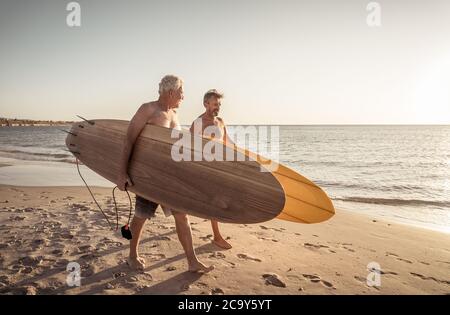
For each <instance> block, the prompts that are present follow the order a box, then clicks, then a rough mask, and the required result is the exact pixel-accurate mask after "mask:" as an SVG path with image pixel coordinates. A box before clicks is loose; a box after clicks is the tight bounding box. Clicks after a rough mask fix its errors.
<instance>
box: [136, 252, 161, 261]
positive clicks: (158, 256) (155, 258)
mask: <svg viewBox="0 0 450 315" xmlns="http://www.w3.org/2000/svg"><path fill="white" fill-rule="evenodd" d="M142 256H145V257H148V258H149V260H150V261H159V260H161V259H164V258H166V255H164V254H152V253H146V254H142Z"/></svg>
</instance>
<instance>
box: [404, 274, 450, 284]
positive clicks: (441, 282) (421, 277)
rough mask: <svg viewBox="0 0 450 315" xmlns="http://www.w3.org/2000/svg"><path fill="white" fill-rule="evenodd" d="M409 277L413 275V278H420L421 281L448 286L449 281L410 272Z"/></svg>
mask: <svg viewBox="0 0 450 315" xmlns="http://www.w3.org/2000/svg"><path fill="white" fill-rule="evenodd" d="M410 274H411V275H413V276H414V277H417V278H420V279H422V280H431V281H434V282H437V283H440V284H446V285H450V280H441V279H437V278H435V277H428V276H424V275H422V274H420V273H415V272H410Z"/></svg>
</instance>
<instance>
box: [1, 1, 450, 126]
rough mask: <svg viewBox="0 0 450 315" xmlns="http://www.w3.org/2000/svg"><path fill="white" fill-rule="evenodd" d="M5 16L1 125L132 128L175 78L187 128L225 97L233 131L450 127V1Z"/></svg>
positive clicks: (11, 8) (32, 8)
mask: <svg viewBox="0 0 450 315" xmlns="http://www.w3.org/2000/svg"><path fill="white" fill-rule="evenodd" d="M69 2H70V1H61V0H29V1H25V0H14V1H13V0H11V1H1V3H0V39H1V49H0V108H1V110H0V116H3V117H11V118H14V117H17V118H29V119H53V120H77V118H76V117H75V115H76V114H78V115H82V116H85V117H87V118H90V119H94V118H116V119H130V118H131V117H132V115H133V114H134V112H135V111H136V109H137V108H138V107H139V105H140V104H142V103H144V102H147V101H150V100H154V99H156V98H157V96H158V92H157V90H158V82H159V81H160V79H161V77H162V76H163V75H165V74H176V75H179V76H181V77H182V78H183V79H184V81H185V87H184V88H185V100H184V102H183V103H182V105H181V108H180V109H179V115H180V120H181V122H182V123H183V124H189V123H190V122H191V121H192V120H193V119H194V118H195V117H197V116H198V115H199V114H201V113H202V111H203V109H204V108H203V105H202V97H203V94H204V93H205V91H206V90H208V89H210V88H217V89H219V90H221V91H223V92H224V93H225V96H226V98H225V99H224V101H223V106H222V110H221V113H220V116H221V117H223V118H224V120H225V122H227V123H228V124H429V123H431V124H435V123H442V124H450V89H449V87H450V1H448V0H430V1H419V0H396V1H393V0H384V1H378V3H379V4H380V6H381V26H380V27H369V26H368V25H367V23H366V18H367V15H368V14H369V11H367V10H366V6H367V4H368V3H369V2H370V1H367V0H347V1H345V0H342V1H336V0H334V1H333V0H328V1H325V0H323V1H320V0H319V1H317V0H315V1H298V0H293V1H275V0H272V1H263V0H255V1H249V0H239V1H237V0H228V1H217V0H205V1H197V0H189V1H175V0H169V1H168V0H163V1H133V0H130V1H106V0H89V1H88V0H84V1H81V0H80V1H77V2H78V3H79V4H80V5H81V27H74V28H70V27H68V26H67V24H66V16H67V14H69V12H68V11H66V5H67V4H68V3H69Z"/></svg>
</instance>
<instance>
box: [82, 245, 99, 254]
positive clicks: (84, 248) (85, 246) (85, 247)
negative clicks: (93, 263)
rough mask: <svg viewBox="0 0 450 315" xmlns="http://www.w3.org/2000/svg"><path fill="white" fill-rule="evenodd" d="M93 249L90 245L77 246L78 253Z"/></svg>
mask: <svg viewBox="0 0 450 315" xmlns="http://www.w3.org/2000/svg"><path fill="white" fill-rule="evenodd" d="M94 250H95V248H94V247H93V246H92V245H83V246H79V247H78V253H80V254H84V253H88V252H92V251H94Z"/></svg>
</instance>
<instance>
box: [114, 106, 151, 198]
mask: <svg viewBox="0 0 450 315" xmlns="http://www.w3.org/2000/svg"><path fill="white" fill-rule="evenodd" d="M153 112H154V108H153V107H151V106H149V105H147V104H143V105H141V107H139V109H138V110H137V112H136V114H134V116H133V118H132V119H131V121H130V124H129V126H128V130H127V134H126V136H125V139H124V141H123V147H122V155H121V159H120V164H119V167H120V168H119V176H118V179H117V187H118V188H119V189H120V190H125V188H126V184H128V185H130V186H132V185H133V182H132V181H131V179H130V177H129V175H128V161H129V159H130V155H131V152H133V147H134V143H135V142H136V139H137V137H138V136H139V134H140V133H141V131H142V129H144V127H145V124H146V123H147V121H148V119H149V117H150V116H151V115H152V114H153Z"/></svg>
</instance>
